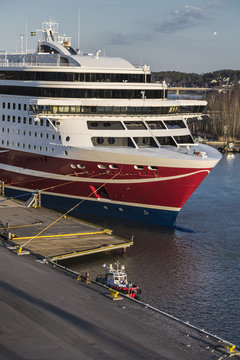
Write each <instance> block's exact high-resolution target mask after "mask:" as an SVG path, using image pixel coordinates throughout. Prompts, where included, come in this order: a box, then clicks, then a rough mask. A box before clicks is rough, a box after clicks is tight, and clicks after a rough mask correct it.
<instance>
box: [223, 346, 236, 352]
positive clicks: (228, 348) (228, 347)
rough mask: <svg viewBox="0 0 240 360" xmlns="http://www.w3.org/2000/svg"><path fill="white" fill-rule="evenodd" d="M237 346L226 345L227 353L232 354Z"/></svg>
mask: <svg viewBox="0 0 240 360" xmlns="http://www.w3.org/2000/svg"><path fill="white" fill-rule="evenodd" d="M235 348H236V346H235V345H231V344H226V345H225V349H226V350H227V351H229V352H230V353H232V352H233V351H234V350H235Z"/></svg>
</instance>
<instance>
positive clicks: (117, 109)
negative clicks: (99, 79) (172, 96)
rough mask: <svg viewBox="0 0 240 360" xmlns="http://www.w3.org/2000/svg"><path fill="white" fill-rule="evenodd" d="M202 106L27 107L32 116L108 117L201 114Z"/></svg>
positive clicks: (32, 105) (33, 105) (31, 105)
mask: <svg viewBox="0 0 240 360" xmlns="http://www.w3.org/2000/svg"><path fill="white" fill-rule="evenodd" d="M203 110H204V106H201V105H190V106H76V105H71V106H67V105H35V104H30V105H29V112H30V113H32V114H93V115H94V114H103V115H104V114H108V115H111V114H113V115H156V114H178V113H180V114H189V113H191V114H192V113H195V114H196V113H202V112H203Z"/></svg>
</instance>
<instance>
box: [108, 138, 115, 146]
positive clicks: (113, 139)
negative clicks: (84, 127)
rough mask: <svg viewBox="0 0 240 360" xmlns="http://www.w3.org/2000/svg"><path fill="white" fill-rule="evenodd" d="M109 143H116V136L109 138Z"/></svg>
mask: <svg viewBox="0 0 240 360" xmlns="http://www.w3.org/2000/svg"><path fill="white" fill-rule="evenodd" d="M108 143H109V144H110V145H113V144H114V143H115V138H113V137H110V138H108Z"/></svg>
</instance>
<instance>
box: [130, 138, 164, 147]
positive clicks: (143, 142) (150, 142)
mask: <svg viewBox="0 0 240 360" xmlns="http://www.w3.org/2000/svg"><path fill="white" fill-rule="evenodd" d="M133 139H134V141H135V143H136V144H137V146H139V147H158V145H157V143H156V141H155V140H154V139H153V138H152V137H146V136H145V137H134V138H133Z"/></svg>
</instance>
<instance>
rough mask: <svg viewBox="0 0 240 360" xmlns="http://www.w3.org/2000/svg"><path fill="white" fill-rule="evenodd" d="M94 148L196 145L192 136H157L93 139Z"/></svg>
mask: <svg viewBox="0 0 240 360" xmlns="http://www.w3.org/2000/svg"><path fill="white" fill-rule="evenodd" d="M91 140H92V143H93V145H94V146H120V147H121V146H124V147H134V148H135V147H136V146H137V147H159V145H161V146H164V145H171V146H178V144H181V145H183V144H185V145H189V144H194V141H193V139H192V137H191V135H183V136H173V137H172V136H161V137H160V136H157V137H156V138H153V137H150V136H149V137H133V138H129V137H92V138H91Z"/></svg>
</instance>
